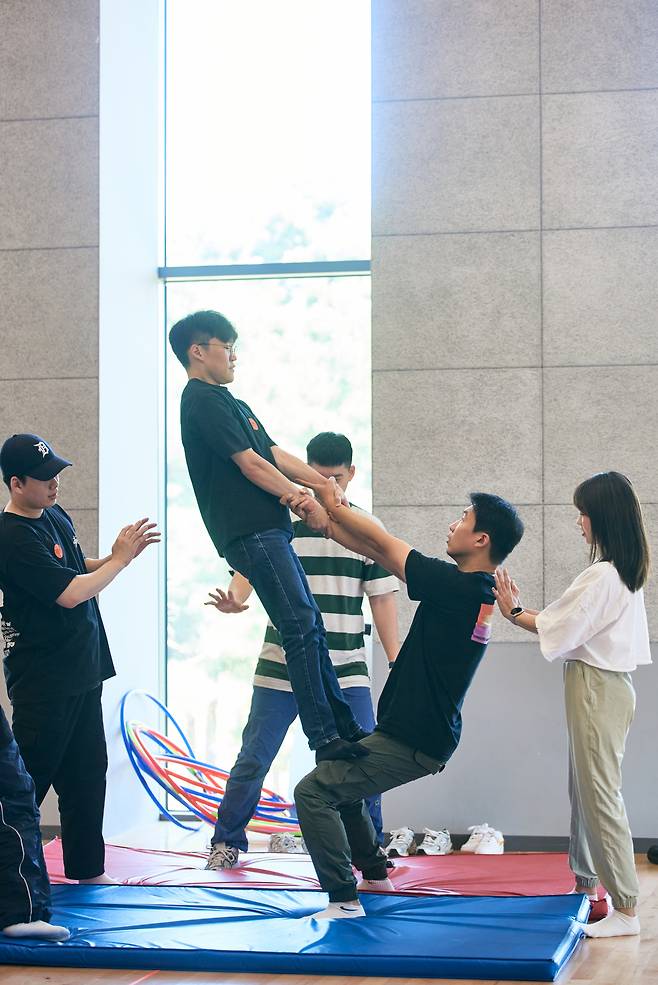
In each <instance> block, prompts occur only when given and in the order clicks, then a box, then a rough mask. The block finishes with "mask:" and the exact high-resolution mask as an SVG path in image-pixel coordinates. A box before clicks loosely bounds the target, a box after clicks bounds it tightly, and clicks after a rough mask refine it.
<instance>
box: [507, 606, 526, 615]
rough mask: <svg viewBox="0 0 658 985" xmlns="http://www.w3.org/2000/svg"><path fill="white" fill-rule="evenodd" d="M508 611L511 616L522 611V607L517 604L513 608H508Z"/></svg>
mask: <svg viewBox="0 0 658 985" xmlns="http://www.w3.org/2000/svg"><path fill="white" fill-rule="evenodd" d="M509 611H510V615H511V616H518V615H520V614H521V613H522V612H523V609H522V608H521V606H520V605H517V606H515V607H514V608H513V609H510V610H509Z"/></svg>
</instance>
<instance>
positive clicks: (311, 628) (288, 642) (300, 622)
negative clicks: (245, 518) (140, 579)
mask: <svg viewBox="0 0 658 985" xmlns="http://www.w3.org/2000/svg"><path fill="white" fill-rule="evenodd" d="M291 536H292V534H289V533H286V532H285V531H284V530H263V531H261V532H260V533H256V534H249V535H248V536H246V537H236V539H235V540H232V541H231V543H230V544H229V545H228V546H227V547H226V550H225V551H224V554H225V556H226V560H227V561H228V563H229V565H230V566H231V567H232V568H234V569H235V570H236V571H239V572H240V574H241V575H244V577H245V578H247V579H248V580H249V581H250V582H251V584H252V585H253V587H254V590H255V592H256V594H257V595H258V598H259V599H260V600H261V602H262V603H263V606H264V607H265V611H266V612H267V614H268V616H269V617H270V619H271V620H272V623H273V625H274V626H276V628H277V630H278V631H279V635H280V636H281V641H282V645H283V649H284V651H285V654H286V666H287V668H288V676H289V678H290V683H291V685H292V689H293V691H294V694H295V697H296V699H297V707H298V710H299V719H300V721H301V723H302V728H303V729H304V733H305V735H306V738H307V739H308V744H309V746H310V747H311V749H319V748H320V746H324V745H326V744H327V743H328V742H331V741H332V740H333V739H337V738H338V737H339V736H340V737H341V738H343V739H351V738H353V737H354V736H356V735H358V733H359V725H358V722H357V721H356V719H355V717H354V715H353V714H352V709H351V708H350V706H349V704H348V703H347V701H346V700H345V698H344V697H343V695H342V693H341V690H340V687H339V686H338V678H337V677H336V671H335V670H334V667H333V664H332V662H331V660H330V658H329V649H328V647H327V634H326V632H325V629H324V623H323V622H322V615H321V614H320V610H319V609H318V606H317V603H316V601H315V599H314V598H313V594H312V593H311V590H310V588H309V587H308V582H307V580H306V575H305V574H304V569H303V568H302V565H301V562H300V560H299V558H298V557H297V555H296V554H295V552H294V550H293V549H292V547H291V545H290V539H291Z"/></svg>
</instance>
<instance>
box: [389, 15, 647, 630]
mask: <svg viewBox="0 0 658 985" xmlns="http://www.w3.org/2000/svg"><path fill="white" fill-rule="evenodd" d="M373 39H374V48H373V121H374V144H373V234H374V235H373V373H374V386H373V402H374V421H373V454H374V462H373V465H374V502H375V507H376V509H377V510H378V511H379V512H380V513H382V514H383V513H385V512H387V511H389V510H394V511H395V512H399V510H400V509H405V510H407V511H412V512H413V511H416V513H417V520H418V522H416V523H415V524H412V528H413V529H414V530H415V531H416V532H420V531H419V529H418V528H419V524H422V518H423V517H424V518H428V517H429V516H430V515H431V514H432V511H438V515H441V516H443V514H444V512H445V508H446V507H450V508H451V509H452V510H453V512H454V511H455V510H458V509H459V505H460V504H461V503H463V502H464V499H465V497H466V495H467V494H468V492H469V491H470V490H471V489H473V488H484V489H491V490H494V491H497V492H499V493H500V494H502V495H504V496H507V497H509V498H511V499H512V500H514V501H515V502H516V503H517V504H518V505H519V507H520V509H521V511H522V513H523V514H524V515H525V516H527V517H528V518H530V517H532V521H531V523H530V526H531V527H532V528H533V533H534V532H535V530H537V531H538V533H537V542H536V549H537V551H538V554H539V563H540V564H543V566H544V572H543V576H542V578H541V579H540V581H539V582H537V581H536V580H535V579H534V578H533V575H532V573H531V571H530V570H528V578H529V579H530V583H531V584H532V587H533V602H534V604H536V605H537V606H542V605H543V604H545V603H546V602H548V601H549V600H550V598H551V597H552V596H551V592H550V591H547V587H550V588H551V589H552V588H553V586H554V584H555V582H554V579H553V572H552V568H551V565H552V564H553V563H554V561H555V552H554V547H553V546H552V544H553V540H552V538H554V537H555V536H557V531H556V530H555V528H554V523H555V519H556V517H557V516H559V517H560V518H561V521H562V522H563V523H565V524H567V529H568V530H571V527H570V525H571V522H572V518H573V514H572V513H570V512H569V509H568V506H569V504H570V502H571V494H572V491H573V488H574V487H575V485H576V484H577V483H578V482H579V481H580V480H581V479H583V478H584V477H585V476H587V475H588V474H590V473H591V472H593V471H597V470H600V469H606V468H617V469H621V470H623V471H626V472H628V473H629V474H630V476H631V477H632V478H633V480H634V481H635V483H636V485H637V488H638V491H639V494H640V496H641V497H642V499H643V501H644V503H645V504H646V506H647V512H648V513H650V512H651V510H652V508H653V505H654V504H658V482H657V480H656V477H655V469H654V468H653V461H652V456H651V455H650V454H648V450H649V440H650V436H651V435H652V434H654V433H655V431H656V428H657V427H658V386H657V384H658V376H657V375H656V374H657V373H658V369H657V365H656V357H657V356H658V348H657V347H658V341H657V339H658V332H657V331H656V312H657V311H658V288H657V287H656V283H657V280H656V276H655V271H656V269H658V166H657V162H658V68H657V67H656V66H657V65H658V61H657V59H656V57H655V53H656V51H657V50H658V7H657V6H656V5H655V4H652V3H648V2H647V3H644V2H635V0H634V2H631V0H626V2H619V0H615V2H612V0H610V2H607V0H604V2H601V0H597V2H593V0H569V2H566V0H543V2H542V3H539V2H537V0H495V2H494V0H465V2H462V3H459V4H453V3H446V2H444V0H410V2H409V3H407V4H404V5H400V4H398V3H396V2H394V0H375V3H374V4H373ZM400 463H404V464H403V468H401V465H400ZM557 508H560V509H558V512H557V513H556V512H555V510H556V509H557ZM547 511H548V512H547ZM446 519H447V517H446ZM537 519H538V523H537ZM574 529H575V528H574ZM549 532H550V533H549ZM569 536H572V534H571V533H569V534H568V535H567V539H568V537H569ZM573 538H574V540H573V546H572V548H570V549H569V550H566V553H565V551H561V554H560V557H561V559H562V562H563V563H564V564H567V562H566V558H568V559H569V561H568V565H567V567H568V571H569V573H571V574H575V573H576V572H577V571H578V569H579V566H581V565H582V564H583V563H585V561H586V555H585V554H584V552H583V550H582V544H581V542H580V541H579V540H578V539H577V535H576V534H573ZM656 539H658V535H656ZM545 540H546V541H547V542H546V543H545ZM548 541H550V543H549V542H548ZM436 543H437V551H438V552H439V553H441V552H442V550H443V531H442V530H441V531H437V541H436ZM428 546H429V545H428ZM510 563H511V565H512V566H513V567H514V569H515V570H517V571H518V573H519V577H518V581H519V582H520V583H521V584H522V585H523V587H524V589H525V585H524V578H523V576H524V575H525V571H524V570H523V569H524V567H525V566H526V565H527V564H529V563H530V561H529V559H527V558H526V557H524V559H523V560H522V554H521V552H520V551H519V552H518V557H516V556H513V558H512V559H511V561H510ZM537 563H538V562H537V559H534V561H532V565H533V566H536V564H537ZM525 594H526V592H525V591H524V595H525ZM528 602H529V603H530V598H529V597H528ZM651 624H652V632H653V635H654V636H657V635H658V619H657V618H656V616H655V614H654V613H651ZM496 638H497V639H499V640H505V641H507V640H509V641H510V642H512V641H518V640H519V635H518V633H517V632H515V631H514V629H513V627H511V626H509V625H507V624H505V623H502V624H501V623H500V622H499V624H498V626H497V634H496Z"/></svg>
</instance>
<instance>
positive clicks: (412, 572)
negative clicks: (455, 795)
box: [377, 551, 495, 763]
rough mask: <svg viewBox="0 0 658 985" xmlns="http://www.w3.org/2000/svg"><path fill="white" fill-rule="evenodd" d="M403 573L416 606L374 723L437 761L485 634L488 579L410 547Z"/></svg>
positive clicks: (448, 747)
mask: <svg viewBox="0 0 658 985" xmlns="http://www.w3.org/2000/svg"><path fill="white" fill-rule="evenodd" d="M405 575H406V579H407V590H408V593H409V598H410V599H413V600H414V601H416V600H418V601H420V605H419V606H418V609H417V610H416V614H415V616H414V620H413V623H412V624H411V629H410V630H409V634H408V636H407V638H406V640H405V641H404V644H403V645H402V649H401V650H400V653H399V655H398V658H397V660H396V661H395V665H394V667H393V669H392V670H391V673H390V675H389V678H388V680H387V682H386V686H385V687H384V690H383V691H382V695H381V698H380V699H379V706H378V709H377V722H378V724H377V728H378V729H380V730H381V731H382V732H385V733H387V734H388V735H391V736H393V737H394V738H397V739H399V740H400V741H401V742H404V743H406V744H407V745H409V746H412V747H413V748H414V749H420V751H421V752H424V753H425V755H426V756H432V757H433V758H434V759H438V760H440V761H441V762H443V763H445V762H447V761H448V759H450V756H451V755H452V754H453V752H454V751H455V749H456V748H457V744H458V743H459V737H460V735H461V707H462V704H463V701H464V696H465V694H466V692H467V690H468V688H469V685H470V683H471V681H472V679H473V675H474V674H475V671H476V670H477V668H478V665H479V663H480V661H481V660H482V657H483V656H484V652H485V650H486V646H487V643H488V642H489V638H490V635H491V618H492V615H493V606H494V602H495V599H494V597H493V594H492V591H491V589H492V587H493V584H494V578H493V575H490V574H487V573H486V572H484V571H478V572H470V573H466V572H463V571H460V570H459V568H458V567H457V566H456V565H454V564H450V563H448V562H447V561H440V560H439V559H438V558H433V557H425V555H423V554H420V553H419V552H418V551H411V552H410V554H409V556H408V558H407V562H406V565H405Z"/></svg>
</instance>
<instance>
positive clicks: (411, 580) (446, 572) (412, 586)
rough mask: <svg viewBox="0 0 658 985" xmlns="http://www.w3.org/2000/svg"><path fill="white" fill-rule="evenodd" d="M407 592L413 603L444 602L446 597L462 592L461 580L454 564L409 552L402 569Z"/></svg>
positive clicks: (418, 552) (413, 551) (417, 552)
mask: <svg viewBox="0 0 658 985" xmlns="http://www.w3.org/2000/svg"><path fill="white" fill-rule="evenodd" d="M404 573H405V578H406V582H407V592H408V595H409V598H410V599H411V600H412V601H413V602H435V603H436V602H444V601H445V599H446V596H448V595H450V594H451V593H454V592H459V593H460V594H461V593H462V592H463V590H464V588H463V578H462V577H461V572H460V571H459V568H458V567H457V565H456V564H450V563H449V562H448V561H441V560H440V559H439V558H436V557H426V555H425V554H421V553H420V551H416V550H412V551H410V552H409V555H408V557H407V562H406V564H405V567H404Z"/></svg>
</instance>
